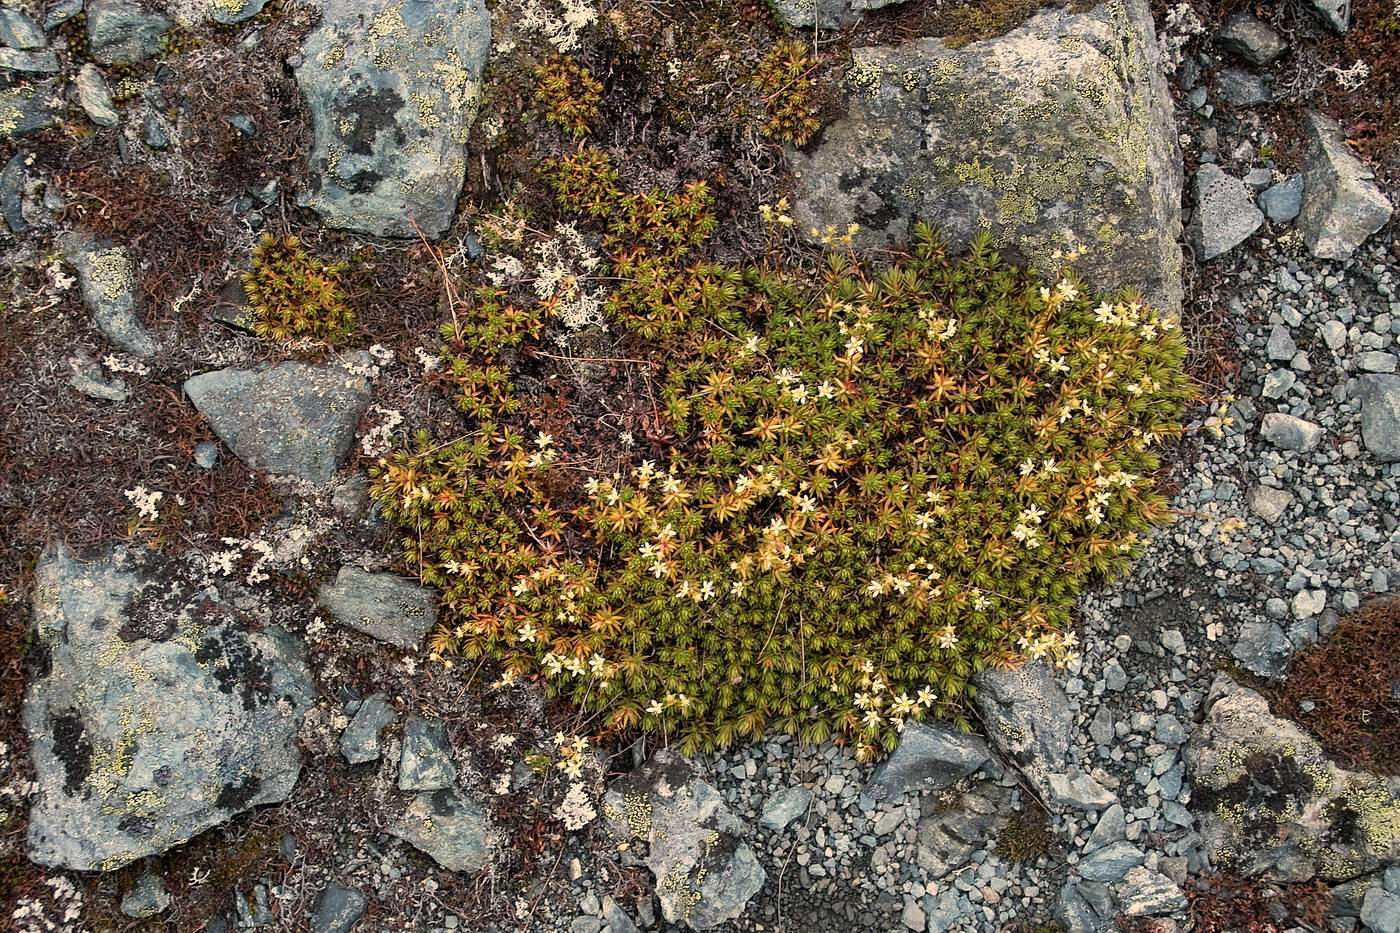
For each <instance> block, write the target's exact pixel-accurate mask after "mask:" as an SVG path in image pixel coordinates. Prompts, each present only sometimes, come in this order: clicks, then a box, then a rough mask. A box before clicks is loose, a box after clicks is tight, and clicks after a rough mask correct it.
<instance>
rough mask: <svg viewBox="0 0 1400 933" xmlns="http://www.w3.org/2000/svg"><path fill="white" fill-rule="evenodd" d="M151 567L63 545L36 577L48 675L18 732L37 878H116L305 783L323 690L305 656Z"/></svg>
mask: <svg viewBox="0 0 1400 933" xmlns="http://www.w3.org/2000/svg"><path fill="white" fill-rule="evenodd" d="M142 560H143V559H138V558H137V557H134V556H131V555H128V554H127V553H126V552H124V551H121V550H118V551H114V552H111V553H108V554H105V555H103V556H100V557H97V558H95V559H93V560H92V561H90V562H83V561H81V560H79V559H78V558H77V557H75V556H74V555H73V554H72V553H71V552H70V551H68V549H67V548H65V547H62V546H61V545H54V546H52V547H50V549H49V550H48V551H46V552H45V554H44V556H43V557H42V558H41V560H40V562H39V566H38V569H37V570H36V572H35V575H36V580H35V591H34V624H35V630H36V632H37V640H36V646H35V649H34V650H35V652H36V655H37V657H38V663H39V671H40V673H39V674H38V675H37V676H36V677H35V678H34V680H33V682H32V683H31V684H30V687H29V692H28V693H27V695H26V696H25V700H24V707H23V713H22V718H23V724H24V728H25V730H26V732H27V733H28V735H29V739H30V745H31V748H30V751H31V754H32V755H33V758H34V766H35V773H36V781H37V783H38V786H39V790H38V794H37V796H36V797H35V800H34V804H33V807H32V809H31V810H30V814H29V857H30V858H31V859H33V860H34V861H35V862H38V863H39V864H41V865H48V866H53V867H62V868H71V869H76V870H80V871H93V870H98V871H110V870H112V869H116V868H120V867H121V866H123V865H127V864H129V863H131V862H133V861H135V860H136V859H139V858H143V857H145V856H148V855H156V854H158V853H161V852H164V851H166V850H167V849H170V848H172V847H173V846H176V845H179V844H181V843H183V842H185V841H187V840H189V839H190V838H192V837H194V836H196V835H198V834H199V833H201V832H203V831H204V830H206V829H209V828H210V827H213V826H217V825H219V824H220V823H223V822H226V821H227V820H229V819H230V818H232V817H233V816H234V815H235V814H237V813H241V812H243V811H244V810H247V809H249V808H251V807H255V806H259V805H261V804H267V803H275V802H277V801H280V800H282V799H284V798H285V797H286V796H287V795H288V794H289V793H290V792H291V790H292V787H293V785H294V784H295V783H296V780H297V777H298V775H299V774H300V772H301V755H300V753H299V752H298V750H297V744H296V736H297V729H298V727H299V725H300V721H301V717H302V715H303V714H304V713H305V711H306V710H307V708H309V706H310V704H311V698H312V696H313V694H314V689H315V688H314V686H313V685H312V683H311V679H310V676H309V674H308V672H307V670H306V665H305V660H304V656H303V654H304V651H303V648H302V646H301V644H300V642H298V641H296V640H295V639H293V638H292V637H291V636H289V635H287V634H285V633H283V632H281V631H280V630H277V629H265V630H262V631H254V630H252V629H251V628H250V627H249V626H248V625H247V624H246V622H245V620H244V619H243V618H242V616H241V614H240V613H239V612H238V611H237V610H235V609H234V608H233V607H232V606H230V605H229V603H227V602H225V601H224V600H223V599H222V598H221V597H220V595H219V594H218V593H217V592H214V591H212V590H211V589H205V588H201V587H200V586H199V585H197V584H196V583H194V582H192V581H191V580H190V579H189V578H188V577H186V576H185V575H183V574H182V573H181V572H179V571H178V569H175V568H172V567H163V566H160V565H159V564H156V563H151V564H145V563H143V562H142ZM144 560H153V559H150V558H144Z"/></svg>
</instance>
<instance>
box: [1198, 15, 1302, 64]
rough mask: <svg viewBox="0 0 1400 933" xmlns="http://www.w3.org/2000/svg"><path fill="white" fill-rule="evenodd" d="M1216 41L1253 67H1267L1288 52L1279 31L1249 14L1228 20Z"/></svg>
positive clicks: (1286, 44)
mask: <svg viewBox="0 0 1400 933" xmlns="http://www.w3.org/2000/svg"><path fill="white" fill-rule="evenodd" d="M1215 41H1216V42H1218V43H1219V44H1220V46H1221V47H1222V48H1225V49H1227V50H1228V51H1230V52H1233V53H1234V54H1236V55H1238V56H1239V57H1240V58H1243V59H1244V60H1245V61H1247V62H1249V63H1250V64H1251V65H1267V64H1269V63H1270V62H1272V61H1273V60H1274V59H1276V58H1278V57H1279V56H1280V55H1282V54H1283V53H1284V52H1285V51H1287V50H1288V43H1287V42H1285V41H1284V39H1283V37H1282V36H1280V35H1279V34H1278V31H1277V30H1275V29H1274V28H1273V27H1272V26H1270V25H1269V24H1268V23H1266V22H1264V21H1263V20H1260V19H1258V18H1257V17H1254V16H1251V15H1250V14H1248V13H1236V14H1235V15H1234V16H1231V17H1230V18H1229V19H1228V20H1226V21H1225V26H1224V27H1223V28H1222V29H1221V30H1220V31H1219V32H1218V33H1216V35H1215Z"/></svg>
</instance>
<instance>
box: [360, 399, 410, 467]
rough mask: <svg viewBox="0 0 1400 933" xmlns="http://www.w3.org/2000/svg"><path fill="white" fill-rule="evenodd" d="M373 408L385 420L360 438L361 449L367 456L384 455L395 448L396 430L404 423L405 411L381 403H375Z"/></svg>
mask: <svg viewBox="0 0 1400 933" xmlns="http://www.w3.org/2000/svg"><path fill="white" fill-rule="evenodd" d="M371 410H372V411H373V412H375V413H376V414H378V415H379V416H380V418H381V419H383V420H381V421H380V422H379V423H378V424H376V425H375V426H374V427H372V428H370V429H369V430H368V431H366V432H365V436H364V437H362V438H360V450H361V451H363V452H364V455H365V456H366V457H382V456H384V455H385V454H387V453H388V452H389V451H391V450H393V449H394V432H395V431H396V430H397V429H398V427H399V425H401V424H403V412H400V411H399V410H397V409H394V408H384V407H382V406H379V405H375V406H374V407H373V408H372V409H371Z"/></svg>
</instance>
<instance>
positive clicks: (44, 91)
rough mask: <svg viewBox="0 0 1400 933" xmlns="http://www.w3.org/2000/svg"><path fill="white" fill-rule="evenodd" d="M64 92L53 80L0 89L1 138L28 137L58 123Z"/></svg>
mask: <svg viewBox="0 0 1400 933" xmlns="http://www.w3.org/2000/svg"><path fill="white" fill-rule="evenodd" d="M62 112H63V95H62V94H61V93H60V92H59V85H58V82H56V81H40V82H38V83H36V84H17V85H14V86H13V87H8V88H4V89H3V90H0V139H18V138H20V137H23V136H31V135H33V134H34V133H38V132H40V131H42V130H46V129H49V128H50V127H53V126H56V125H57V124H58V117H59V114H61V113H62Z"/></svg>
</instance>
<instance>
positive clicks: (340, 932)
mask: <svg viewBox="0 0 1400 933" xmlns="http://www.w3.org/2000/svg"><path fill="white" fill-rule="evenodd" d="M368 906H369V898H367V897H365V895H364V892H363V891H358V890H356V889H355V888H347V887H344V886H342V885H340V884H337V883H336V882H334V881H332V882H331V883H330V884H328V885H326V887H325V890H323V891H322V892H321V896H320V897H319V898H317V899H316V912H315V913H313V914H312V915H311V930H312V933H351V931H352V930H354V929H355V923H356V922H357V921H358V920H359V919H360V917H361V916H362V915H363V914H364V912H365V908H366V907H368Z"/></svg>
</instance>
